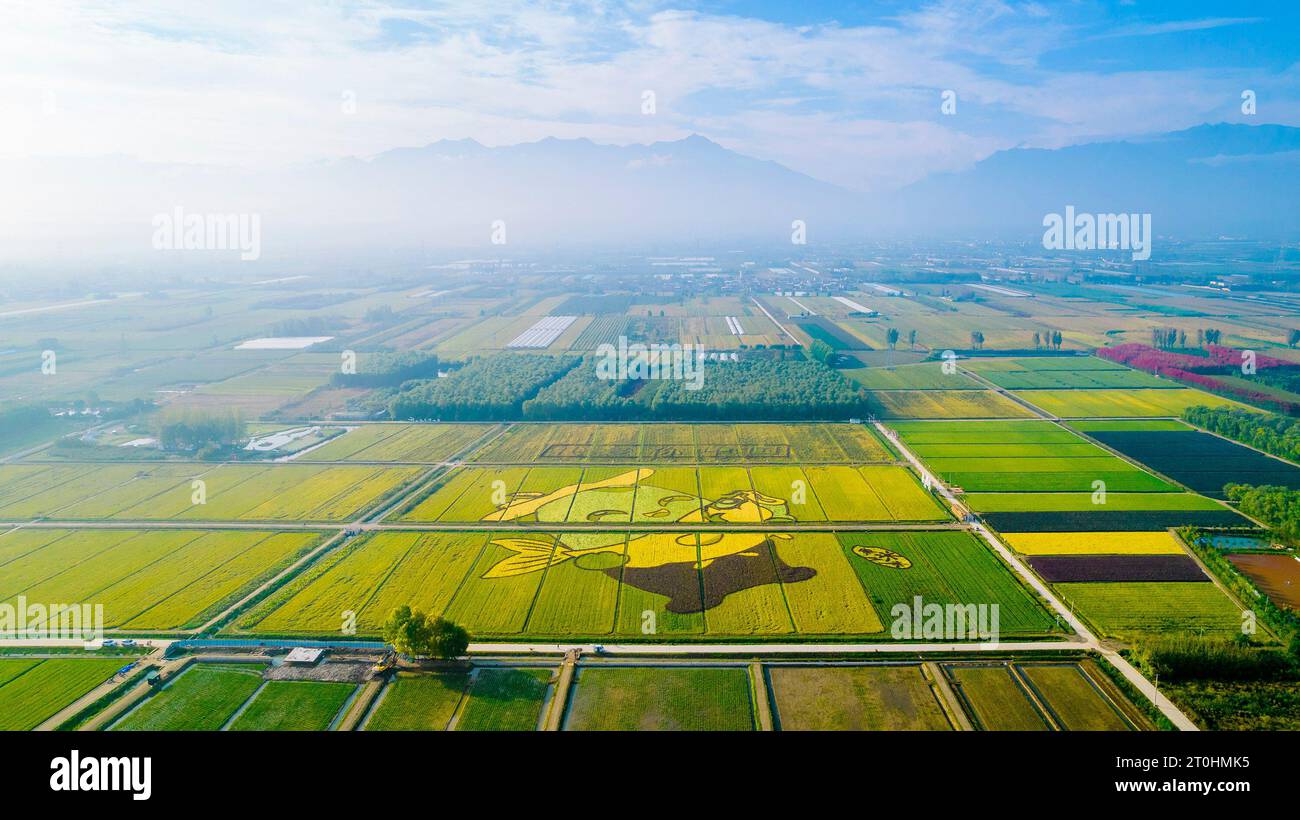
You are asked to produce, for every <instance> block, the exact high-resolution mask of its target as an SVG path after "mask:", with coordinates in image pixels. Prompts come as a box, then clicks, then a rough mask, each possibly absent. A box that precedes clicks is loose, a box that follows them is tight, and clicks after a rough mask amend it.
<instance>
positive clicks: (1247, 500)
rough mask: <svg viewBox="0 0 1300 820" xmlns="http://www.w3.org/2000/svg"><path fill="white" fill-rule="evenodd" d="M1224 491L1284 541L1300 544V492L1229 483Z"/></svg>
mask: <svg viewBox="0 0 1300 820" xmlns="http://www.w3.org/2000/svg"><path fill="white" fill-rule="evenodd" d="M1223 491H1224V492H1225V493H1227V496H1228V500H1229V501H1231V502H1233V503H1235V504H1236V505H1237V508H1238V509H1240V510H1241V511H1242V512H1244V513H1246V514H1247V515H1249V516H1251V517H1252V518H1255V519H1257V520H1259V521H1263V522H1264V523H1265V524H1267V525H1268V526H1269V528H1270V529H1272V530H1273V533H1274V534H1275V535H1276V536H1277V537H1278V538H1279V539H1280V540H1283V541H1286V542H1288V543H1291V544H1300V490H1295V489H1292V488H1290V487H1271V486H1267V485H1265V486H1259V487H1255V486H1251V485H1249V484H1229V485H1228V486H1226V487H1224V488H1223Z"/></svg>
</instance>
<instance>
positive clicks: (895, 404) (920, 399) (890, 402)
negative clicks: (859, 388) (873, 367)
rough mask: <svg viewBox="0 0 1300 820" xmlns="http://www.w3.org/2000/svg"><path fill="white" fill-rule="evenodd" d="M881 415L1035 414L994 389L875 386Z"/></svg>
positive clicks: (875, 400) (875, 402)
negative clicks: (891, 388) (882, 388)
mask: <svg viewBox="0 0 1300 820" xmlns="http://www.w3.org/2000/svg"><path fill="white" fill-rule="evenodd" d="M871 400H872V403H873V405H875V406H876V408H877V410H876V415H877V416H879V417H880V418H882V419H997V418H1026V417H1032V416H1033V415H1034V414H1033V412H1032V411H1030V410H1027V409H1025V408H1024V407H1022V406H1021V405H1019V404H1017V403H1015V402H1014V401H1012V400H1011V399H1008V398H1006V397H1005V396H1003V395H1002V394H1000V393H995V392H994V391H992V390H876V391H873V392H872V393H871Z"/></svg>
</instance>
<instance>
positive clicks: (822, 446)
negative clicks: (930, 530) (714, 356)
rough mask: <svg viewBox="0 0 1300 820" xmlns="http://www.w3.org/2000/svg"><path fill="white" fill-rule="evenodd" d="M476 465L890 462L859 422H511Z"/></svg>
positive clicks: (476, 459)
mask: <svg viewBox="0 0 1300 820" xmlns="http://www.w3.org/2000/svg"><path fill="white" fill-rule="evenodd" d="M468 460H469V461H470V462H472V463H476V464H537V463H545V464H588V463H592V462H597V463H602V462H603V463H626V462H628V461H633V462H636V463H649V464H654V463H673V462H683V463H686V464H716V463H741V464H755V463H758V464H762V463H795V464H808V463H815V464H821V463H830V464H835V463H844V462H882V461H892V460H893V455H892V454H891V453H890V452H889V451H888V449H887V448H886V447H885V445H884V443H883V442H881V440H880V439H879V438H878V437H877V436H876V434H875V432H874V431H872V430H871V429H870V428H868V427H866V426H864V425H860V424H829V423H827V424H762V423H754V424H665V423H659V424H617V423H605V424H513V425H510V427H509V428H508V429H507V430H506V431H505V432H504V433H502V434H501V435H500V436H497V437H496V438H493V439H492V440H490V441H488V442H486V443H485V444H484V445H483V446H482V447H480V448H479V449H477V450H476V451H475V452H474V453H473V454H472V455H471V456H470V457H469V459H468Z"/></svg>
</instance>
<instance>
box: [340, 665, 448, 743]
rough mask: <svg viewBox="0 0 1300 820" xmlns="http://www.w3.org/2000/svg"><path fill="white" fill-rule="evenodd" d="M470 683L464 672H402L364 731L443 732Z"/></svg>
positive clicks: (383, 694) (376, 708)
mask: <svg viewBox="0 0 1300 820" xmlns="http://www.w3.org/2000/svg"><path fill="white" fill-rule="evenodd" d="M468 680H469V676H468V675H467V674H466V673H464V672H448V673H444V674H428V673H414V672H399V673H398V674H397V676H396V677H395V678H393V680H392V681H391V682H390V683H389V684H388V685H387V686H386V687H384V690H383V692H381V693H380V695H379V698H380V699H379V701H378V703H377V704H376V705H375V706H374V707H373V708H374V712H373V713H372V714H371V715H370V718H369V719H368V720H367V721H366V724H365V727H364V728H365V729H366V731H368V732H374V731H379V732H428V731H443V730H445V729H446V728H447V726H448V724H449V723H450V722H451V718H452V715H454V714H455V712H456V707H457V706H459V705H460V700H461V697H462V696H463V695H464V693H465V685H466V683H467V682H468Z"/></svg>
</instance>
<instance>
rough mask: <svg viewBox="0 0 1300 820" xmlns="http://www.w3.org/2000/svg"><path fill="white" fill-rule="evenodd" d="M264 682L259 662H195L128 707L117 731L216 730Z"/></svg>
mask: <svg viewBox="0 0 1300 820" xmlns="http://www.w3.org/2000/svg"><path fill="white" fill-rule="evenodd" d="M261 686H262V670H261V668H260V667H258V666H244V665H234V664H221V665H217V664H192V665H191V666H189V667H188V668H187V669H185V670H184V671H182V672H181V673H180V674H178V675H177V676H176V677H174V678H173V679H172V680H171V681H170V682H169V683H167V685H166V686H164V687H163V688H162V689H160V690H158V691H157V692H155V693H153V694H152V695H150V696H149V697H147V698H146V699H145V700H144V701H143V702H142V703H140V704H139V705H138V706H135V707H134V708H132V709H131V710H130V711H128V712H127V713H126V714H125V715H124V716H122V717H121V718H120V719H118V720H117V721H116V722H115V723H114V724H113V725H112V726H111V727H109V728H110V729H112V730H115V731H217V730H219V729H221V728H223V727H224V726H225V725H226V724H227V723H228V722H229V721H230V719H231V718H232V717H234V715H235V714H236V713H237V712H238V711H239V709H240V707H241V706H243V705H244V703H246V702H247V701H248V699H249V698H251V697H252V696H253V694H254V693H256V692H257V691H258V689H259V688H261Z"/></svg>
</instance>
